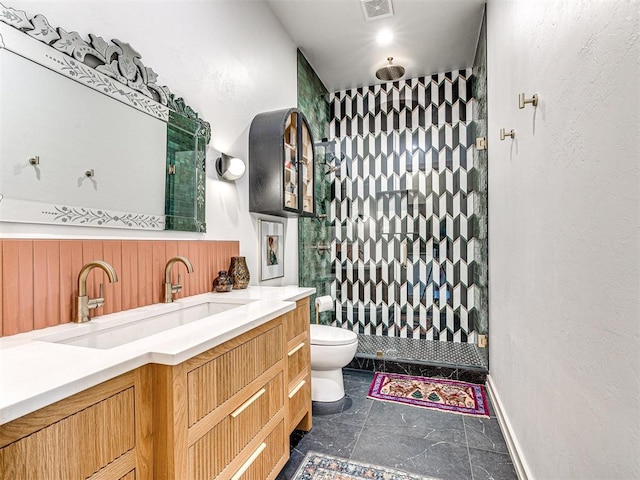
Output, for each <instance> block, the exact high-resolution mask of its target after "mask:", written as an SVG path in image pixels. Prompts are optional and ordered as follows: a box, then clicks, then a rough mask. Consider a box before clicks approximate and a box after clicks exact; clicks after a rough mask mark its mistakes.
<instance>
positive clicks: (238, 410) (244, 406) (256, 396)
mask: <svg viewBox="0 0 640 480" xmlns="http://www.w3.org/2000/svg"><path fill="white" fill-rule="evenodd" d="M266 391H267V390H266V388H261V389H260V390H258V391H257V392H256V393H254V395H253V396H252V397H251V398H250V399H249V400H247V401H246V402H244V403H243V404H242V405H240V406H239V407H238V408H236V409H235V411H234V412H233V413H232V414H231V416H232V417H233V418H236V417H237V416H238V415H240V414H241V413H242V412H244V411H245V410H246V409H247V408H249V405H251V404H252V403H253V402H255V401H256V400H257V399H259V398H260V397H261V396H262V395H264V393H265V392H266Z"/></svg>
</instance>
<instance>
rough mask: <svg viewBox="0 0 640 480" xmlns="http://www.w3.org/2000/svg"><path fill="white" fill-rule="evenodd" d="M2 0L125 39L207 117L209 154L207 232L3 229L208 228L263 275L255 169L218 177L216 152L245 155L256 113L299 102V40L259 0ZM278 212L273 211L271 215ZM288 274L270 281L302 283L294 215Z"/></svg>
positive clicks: (135, 234)
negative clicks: (252, 179) (252, 200)
mask: <svg viewBox="0 0 640 480" xmlns="http://www.w3.org/2000/svg"><path fill="white" fill-rule="evenodd" d="M3 3H4V4H5V5H7V6H10V7H13V8H16V9H21V10H25V11H26V12H27V14H28V15H29V16H30V17H32V16H33V15H35V14H37V13H41V14H43V15H45V16H46V17H47V19H48V20H49V23H50V24H51V25H52V26H54V27H62V28H64V29H65V30H67V31H73V30H76V31H78V33H80V35H81V36H82V37H83V38H85V39H87V38H88V34H89V33H94V34H96V35H98V36H102V37H104V38H105V39H111V38H118V39H120V40H123V41H126V42H129V43H130V44H131V45H132V46H133V47H134V48H135V49H136V50H137V51H138V52H140V54H141V55H142V61H143V62H144V64H145V65H146V66H149V67H151V68H153V69H154V70H155V72H156V73H157V74H158V83H160V84H161V85H167V86H169V88H170V89H171V91H172V92H173V93H174V94H176V96H179V97H180V96H181V97H184V99H185V101H186V103H187V104H188V105H190V106H191V107H193V108H194V109H195V110H196V111H197V112H198V113H199V114H200V115H201V116H202V117H203V118H204V119H206V120H207V121H209V122H210V123H211V129H212V140H211V146H212V148H211V149H210V151H209V152H208V154H207V158H208V165H207V169H208V176H209V179H208V183H207V234H206V235H205V236H202V235H198V234H185V233H177V232H175V233H168V232H167V233H163V234H158V233H153V234H152V233H147V232H142V231H135V230H132V231H128V230H114V229H98V228H82V227H77V228H74V227H57V226H43V225H21V224H0V236H5V237H8V236H13V237H40V236H54V237H69V236H72V237H86V236H93V237H102V238H149V237H152V238H182V239H184V238H193V239H198V238H206V239H210V240H240V254H241V255H244V256H246V257H247V263H248V266H249V269H250V271H251V275H252V280H251V283H253V284H255V283H257V282H258V280H259V275H260V269H259V252H258V221H257V218H258V217H257V216H255V215H250V214H249V190H248V188H249V187H248V185H249V178H248V175H245V176H244V177H243V178H242V179H240V180H238V181H236V182H235V183H227V182H223V181H219V180H218V179H217V175H216V173H215V168H214V163H213V161H214V160H215V158H216V156H217V153H218V152H219V151H223V152H225V153H228V154H231V155H234V156H238V157H241V158H244V159H248V134H249V126H250V125H251V121H252V119H253V117H254V116H255V115H256V114H258V113H260V112H264V111H269V110H275V109H279V108H285V107H295V106H296V103H297V90H296V89H297V85H296V47H295V45H294V44H293V42H292V41H291V39H290V38H289V36H288V35H287V33H286V32H285V31H284V29H283V28H282V26H281V25H280V23H279V22H278V21H277V19H276V18H275V17H274V16H273V14H272V12H271V10H269V8H268V7H267V6H266V4H265V3H264V2H262V1H237V0H236V1H234V0H228V1H207V2H203V1H191V0H190V1H184V0H183V1H180V0H172V1H161V2H152V1H133V2H121V1H101V2H89V1H76V2H72V1H58V2H47V1H20V0H15V1H12V0H9V1H7V2H3ZM272 219H273V218H272ZM284 223H285V230H286V231H285V235H286V243H285V251H286V252H293V253H292V254H290V255H287V256H286V262H285V277H284V278H281V279H277V280H273V281H271V282H265V283H268V284H275V285H280V284H297V283H298V254H297V250H298V222H297V220H295V219H293V220H288V221H287V220H284Z"/></svg>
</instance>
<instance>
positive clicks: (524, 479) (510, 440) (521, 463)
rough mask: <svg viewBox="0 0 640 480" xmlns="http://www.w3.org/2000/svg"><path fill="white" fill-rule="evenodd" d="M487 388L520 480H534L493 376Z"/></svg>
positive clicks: (488, 377)
mask: <svg viewBox="0 0 640 480" xmlns="http://www.w3.org/2000/svg"><path fill="white" fill-rule="evenodd" d="M486 387H487V393H488V394H489V397H491V402H492V403H493V408H494V410H495V414H496V417H498V423H499V424H500V428H501V429H502V434H503V435H504V440H505V442H506V443H507V449H508V450H509V454H510V455H511V459H512V460H513V466H514V468H515V470H516V473H517V474H518V478H519V479H520V480H534V478H533V475H532V474H531V471H530V470H529V467H528V466H527V464H526V462H525V460H524V456H523V454H522V447H521V446H520V444H519V443H518V441H517V439H516V437H515V435H514V434H513V430H512V428H511V423H510V422H509V418H508V417H507V416H506V415H505V412H504V408H503V405H502V400H501V399H500V395H499V394H498V392H497V391H496V387H495V385H494V384H493V379H492V378H491V375H487V383H486Z"/></svg>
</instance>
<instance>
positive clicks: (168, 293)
mask: <svg viewBox="0 0 640 480" xmlns="http://www.w3.org/2000/svg"><path fill="white" fill-rule="evenodd" d="M176 262H181V263H183V264H184V266H185V267H187V273H193V265H191V262H190V261H189V260H188V259H187V258H185V257H181V256H177V257H173V258H171V259H170V260H169V261H168V262H167V265H166V266H165V267H164V303H171V302H173V294H174V293H178V292H179V291H180V290H182V285H181V283H180V274H178V283H176V284H175V285H174V284H172V283H171V268H172V267H173V264H174V263H176Z"/></svg>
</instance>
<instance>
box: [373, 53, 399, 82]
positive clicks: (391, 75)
mask: <svg viewBox="0 0 640 480" xmlns="http://www.w3.org/2000/svg"><path fill="white" fill-rule="evenodd" d="M387 61H388V62H389V65H386V66H384V67H382V68H379V69H378V70H376V77H377V78H378V80H382V81H384V82H389V81H391V80H398V79H399V78H401V77H402V76H403V75H404V71H405V70H404V67H402V66H400V65H392V64H391V62H392V61H393V57H387Z"/></svg>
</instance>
